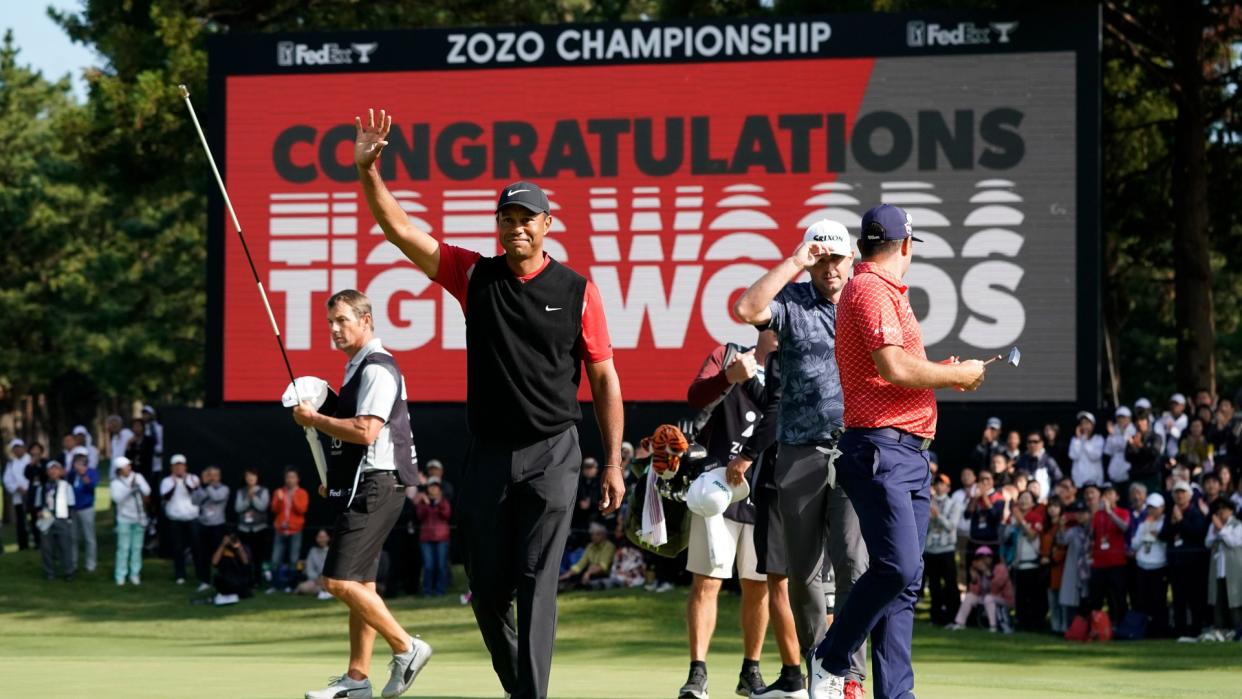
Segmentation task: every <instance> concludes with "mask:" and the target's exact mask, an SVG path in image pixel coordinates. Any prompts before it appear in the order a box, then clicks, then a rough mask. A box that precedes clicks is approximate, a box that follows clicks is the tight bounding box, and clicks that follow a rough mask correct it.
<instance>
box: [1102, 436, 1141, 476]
mask: <svg viewBox="0 0 1242 699" xmlns="http://www.w3.org/2000/svg"><path fill="white" fill-rule="evenodd" d="M1135 432H1138V429H1137V428H1136V427H1135V426H1134V424H1133V423H1131V424H1127V425H1126V426H1125V429H1124V430H1122V429H1118V428H1116V427H1114V428H1113V433H1112V434H1110V435H1108V437H1107V438H1106V439H1105V440H1104V453H1105V454H1107V455H1108V479H1109V480H1110V481H1112V482H1113V483H1125V482H1126V481H1128V480H1130V462H1129V461H1126V444H1127V443H1128V442H1129V441H1130V438H1131V437H1133V436H1134V433H1135Z"/></svg>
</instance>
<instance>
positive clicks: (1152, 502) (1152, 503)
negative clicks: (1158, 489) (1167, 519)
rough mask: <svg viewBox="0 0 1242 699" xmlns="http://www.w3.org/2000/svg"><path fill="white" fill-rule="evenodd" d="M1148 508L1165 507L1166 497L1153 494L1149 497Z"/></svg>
mask: <svg viewBox="0 0 1242 699" xmlns="http://www.w3.org/2000/svg"><path fill="white" fill-rule="evenodd" d="M1147 506H1148V507H1164V496H1163V495H1161V494H1160V493H1152V494H1151V495H1148V496H1147Z"/></svg>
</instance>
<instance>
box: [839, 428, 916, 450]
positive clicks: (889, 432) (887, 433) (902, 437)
mask: <svg viewBox="0 0 1242 699" xmlns="http://www.w3.org/2000/svg"><path fill="white" fill-rule="evenodd" d="M848 431H849V432H859V433H862V434H874V435H879V436H881V437H887V438H888V439H891V440H894V441H896V442H899V443H901V444H905V445H906V446H909V447H914V448H915V449H918V450H919V451H927V450H928V449H930V448H931V444H932V440H931V439H930V438H924V437H920V436H918V435H914V434H910V433H909V432H906V431H905V430H899V429H897V428H896V427H873V428H861V427H854V428H850V429H849V430H848Z"/></svg>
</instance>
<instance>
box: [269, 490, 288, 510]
mask: <svg viewBox="0 0 1242 699" xmlns="http://www.w3.org/2000/svg"><path fill="white" fill-rule="evenodd" d="M284 499H285V489H284V488H280V489H279V490H277V491H276V492H275V493H273V494H272V508H271V509H272V512H280V503H281V502H283V501H284Z"/></svg>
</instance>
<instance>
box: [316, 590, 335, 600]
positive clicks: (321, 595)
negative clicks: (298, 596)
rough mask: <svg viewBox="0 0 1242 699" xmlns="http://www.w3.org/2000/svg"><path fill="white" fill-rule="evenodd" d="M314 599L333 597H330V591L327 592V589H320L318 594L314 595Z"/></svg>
mask: <svg viewBox="0 0 1242 699" xmlns="http://www.w3.org/2000/svg"><path fill="white" fill-rule="evenodd" d="M315 599H319V600H330V599H334V597H332V593H331V592H328V591H327V590H320V591H319V594H317V595H315Z"/></svg>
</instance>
